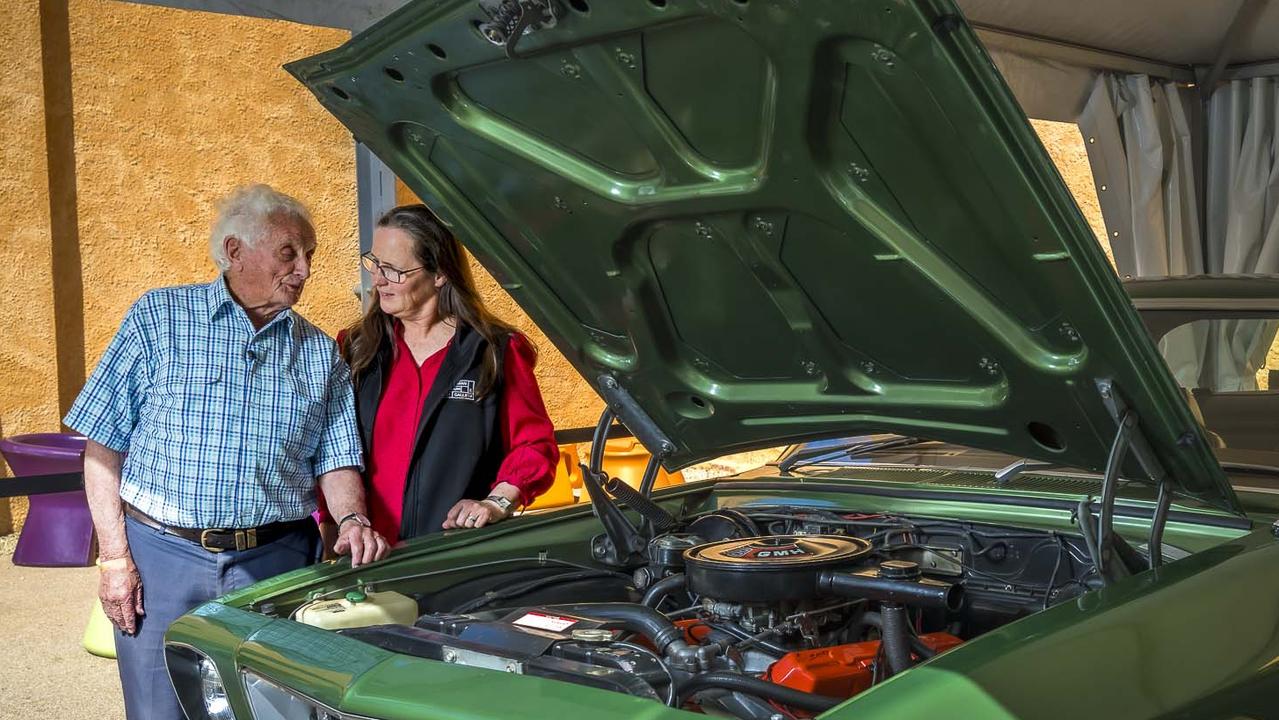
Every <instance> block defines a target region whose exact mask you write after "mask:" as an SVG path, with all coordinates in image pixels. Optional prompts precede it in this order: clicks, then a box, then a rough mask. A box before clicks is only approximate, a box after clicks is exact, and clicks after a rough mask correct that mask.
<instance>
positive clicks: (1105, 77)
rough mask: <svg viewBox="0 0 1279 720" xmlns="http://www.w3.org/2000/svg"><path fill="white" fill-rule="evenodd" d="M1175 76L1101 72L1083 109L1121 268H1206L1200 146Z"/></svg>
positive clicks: (1147, 271) (1134, 272) (1168, 271)
mask: <svg viewBox="0 0 1279 720" xmlns="http://www.w3.org/2000/svg"><path fill="white" fill-rule="evenodd" d="M1185 95H1186V93H1183V92H1182V91H1181V89H1180V88H1178V87H1177V85H1176V83H1168V82H1152V81H1151V80H1150V78H1148V77H1146V76H1145V75H1127V76H1123V77H1119V76H1115V75H1110V74H1101V75H1099V76H1098V77H1097V80H1096V81H1095V82H1094V84H1093V91H1092V94H1091V95H1090V96H1089V98H1088V102H1087V104H1086V105H1085V106H1084V112H1083V114H1082V115H1081V116H1080V117H1079V120H1078V123H1079V128H1080V131H1081V132H1083V134H1084V138H1085V140H1086V144H1087V147H1088V160H1089V162H1090V163H1091V165H1092V168H1093V179H1094V181H1095V183H1096V187H1097V195H1098V200H1099V201H1100V203H1101V209H1102V216H1103V217H1104V219H1105V221H1106V232H1107V233H1108V234H1109V240H1110V246H1111V250H1113V251H1114V254H1115V263H1116V265H1117V266H1118V270H1119V273H1120V274H1121V275H1124V276H1128V277H1147V276H1165V275H1193V274H1197V273H1202V272H1203V270H1204V263H1203V249H1202V248H1203V243H1202V241H1201V239H1200V233H1199V211H1198V205H1199V203H1198V197H1197V192H1196V187H1195V173H1194V148H1193V146H1192V142H1191V135H1190V125H1189V123H1188V121H1187V115H1188V110H1187V107H1186V106H1187V104H1189V99H1188V98H1186V97H1185Z"/></svg>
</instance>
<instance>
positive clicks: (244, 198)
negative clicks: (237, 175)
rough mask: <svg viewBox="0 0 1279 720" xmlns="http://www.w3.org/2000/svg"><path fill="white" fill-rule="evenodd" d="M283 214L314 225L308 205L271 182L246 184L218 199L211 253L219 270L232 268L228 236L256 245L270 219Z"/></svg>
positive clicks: (210, 241) (211, 234)
mask: <svg viewBox="0 0 1279 720" xmlns="http://www.w3.org/2000/svg"><path fill="white" fill-rule="evenodd" d="M280 215H284V216H287V217H289V218H293V219H297V220H301V221H303V222H305V223H306V224H307V225H312V223H311V213H310V211H308V210H307V209H306V206H305V205H303V204H302V203H300V202H298V201H297V200H296V199H294V198H291V197H289V196H288V195H285V194H284V193H282V192H277V191H276V190H275V189H274V188H272V187H271V186H270V185H262V184H256V185H244V186H242V187H238V188H236V189H234V190H232V191H231V194H230V195H227V196H226V197H225V198H223V199H222V200H221V201H220V202H218V217H217V219H216V220H214V221H213V232H212V233H210V234H209V254H210V255H212V256H213V262H214V263H215V264H217V266H218V269H219V270H226V269H228V268H230V267H231V261H230V260H229V259H228V258H227V256H226V239H227V238H229V237H236V238H239V240H240V242H242V243H244V244H245V245H248V246H249V247H253V246H254V245H257V243H258V240H260V239H262V235H263V233H264V232H266V230H267V229H268V228H269V226H270V223H271V220H272V219H273V218H275V217H278V216H280Z"/></svg>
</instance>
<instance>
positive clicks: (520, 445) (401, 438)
mask: <svg viewBox="0 0 1279 720" xmlns="http://www.w3.org/2000/svg"><path fill="white" fill-rule="evenodd" d="M395 343H396V352H395V359H394V360H393V361H392V363H391V367H390V369H389V372H387V374H386V380H385V384H384V386H383V388H382V398H381V401H380V402H379V403H378V409H377V416H376V417H375V418H374V420H373V447H372V450H371V452H370V457H366V458H365V478H367V482H366V483H365V496H366V502H367V504H368V509H369V520H371V521H372V522H373V529H374V530H376V531H378V532H379V533H381V534H382V536H383V537H385V538H386V539H387V540H388V541H390V542H396V541H397V540H398V539H399V536H400V520H401V518H402V516H403V511H404V490H405V487H406V485H407V483H408V474H409V466H410V465H411V464H412V460H413V457H412V451H413V439H414V436H415V435H416V434H417V428H418V424H419V422H420V421H421V418H422V406H423V404H424V403H425V402H426V396H427V394H428V393H429V392H430V391H431V384H432V383H433V382H435V377H436V375H437V374H439V370H440V365H441V364H442V363H443V362H444V356H445V355H447V354H448V350H449V348H450V347H452V345H453V342H452V340H450V341H449V343H448V344H447V345H445V346H444V347H443V348H441V349H440V350H438V351H437V352H436V353H435V354H433V355H431V356H430V357H428V358H426V359H425V360H423V361H422V364H421V365H420V366H419V365H418V364H417V363H416V361H415V360H414V359H413V353H412V352H411V351H410V350H409V346H408V344H407V343H405V342H404V331H403V326H402V325H401V324H400V323H398V322H397V323H396V327H395ZM536 361H537V355H536V353H535V352H534V350H533V346H532V345H531V344H530V343H529V342H528V340H526V339H525V338H524V336H523V335H520V334H518V333H512V334H511V339H510V344H509V345H508V346H507V351H506V353H505V360H504V361H503V364H502V371H503V375H502V385H501V388H500V390H499V392H500V393H501V398H500V403H499V405H498V408H499V409H498V422H499V423H500V425H501V428H502V446H503V449H504V450H505V451H506V456H505V457H504V458H503V460H502V464H501V466H500V467H499V468H498V471H497V477H496V478H494V480H493V486H496V485H497V484H498V483H503V482H506V483H510V484H511V485H514V486H515V487H517V488H519V490H520V502H521V503H523V504H525V505H527V504H528V503H530V502H532V501H533V499H534V498H536V497H537V496H538V495H540V494H542V493H543V492H546V490H547V488H549V487H550V486H551V482H552V481H553V480H554V477H555V463H556V462H557V461H558V460H559V448H558V447H557V446H556V444H555V428H554V426H553V425H552V424H551V420H550V418H549V417H547V414H546V406H545V404H543V402H542V394H541V392H540V391H539V390H538V387H537V378H536V377H534V375H533V366H534V364H536ZM320 507H321V516H322V519H328V517H329V516H328V513H327V510H326V508H325V507H324V502H323V498H321V500H320Z"/></svg>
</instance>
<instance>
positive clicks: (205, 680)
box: [199, 657, 235, 720]
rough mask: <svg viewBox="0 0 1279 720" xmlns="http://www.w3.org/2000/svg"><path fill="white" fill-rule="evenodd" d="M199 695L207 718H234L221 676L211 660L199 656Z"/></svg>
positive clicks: (221, 719) (211, 719)
mask: <svg viewBox="0 0 1279 720" xmlns="http://www.w3.org/2000/svg"><path fill="white" fill-rule="evenodd" d="M199 674H200V697H202V698H203V699H204V711H205V712H206V713H208V717H209V720H235V713H233V712H231V701H230V699H228V698H227V696H226V688H225V687H223V686H222V676H221V675H218V668H217V666H216V665H214V664H213V661H212V660H210V659H208V658H207V657H206V658H200V664H199Z"/></svg>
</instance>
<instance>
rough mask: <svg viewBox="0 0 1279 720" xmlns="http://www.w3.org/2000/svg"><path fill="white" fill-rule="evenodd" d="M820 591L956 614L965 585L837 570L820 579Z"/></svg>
mask: <svg viewBox="0 0 1279 720" xmlns="http://www.w3.org/2000/svg"><path fill="white" fill-rule="evenodd" d="M817 589H818V591H819V592H821V593H825V594H828V595H838V596H841V597H852V598H865V599H867V600H875V601H877V602H889V603H901V604H903V605H910V606H911V607H921V608H932V609H938V610H950V611H952V612H953V611H955V610H958V609H959V607H960V606H961V605H962V604H963V601H964V588H963V586H961V585H952V584H951V583H944V582H938V581H936V580H928V579H922V580H896V579H890V578H882V577H878V576H875V575H862V574H860V573H843V572H835V571H833V570H825V571H823V572H822V573H821V575H819V576H818V578H817Z"/></svg>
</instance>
